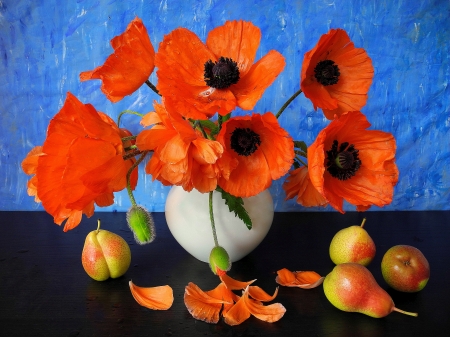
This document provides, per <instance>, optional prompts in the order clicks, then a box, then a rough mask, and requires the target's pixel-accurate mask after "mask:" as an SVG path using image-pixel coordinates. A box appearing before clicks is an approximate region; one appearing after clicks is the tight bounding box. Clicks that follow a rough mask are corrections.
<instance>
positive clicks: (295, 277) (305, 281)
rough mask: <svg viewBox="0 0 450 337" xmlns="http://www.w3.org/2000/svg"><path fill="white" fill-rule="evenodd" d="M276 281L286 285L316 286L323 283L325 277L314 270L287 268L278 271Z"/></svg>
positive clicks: (299, 286)
mask: <svg viewBox="0 0 450 337" xmlns="http://www.w3.org/2000/svg"><path fill="white" fill-rule="evenodd" d="M277 274H278V275H277V277H276V278H275V281H276V282H277V283H278V284H279V285H282V286H285V287H298V288H302V289H312V288H316V287H318V286H319V285H321V284H322V282H323V280H324V277H322V276H320V275H319V274H317V273H316V272H314V271H294V272H292V271H290V270H288V269H286V268H283V269H280V270H278V271H277Z"/></svg>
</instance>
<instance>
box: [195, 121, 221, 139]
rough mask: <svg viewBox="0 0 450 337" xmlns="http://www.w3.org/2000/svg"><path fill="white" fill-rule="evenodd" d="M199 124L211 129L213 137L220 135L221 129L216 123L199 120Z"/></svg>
mask: <svg viewBox="0 0 450 337" xmlns="http://www.w3.org/2000/svg"><path fill="white" fill-rule="evenodd" d="M199 123H200V125H201V126H202V127H204V128H206V129H209V130H210V131H211V134H212V135H217V134H218V133H219V127H218V126H217V125H216V123H214V122H212V121H210V120H209V119H208V120H199Z"/></svg>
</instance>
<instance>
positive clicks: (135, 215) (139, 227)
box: [127, 206, 155, 245]
mask: <svg viewBox="0 0 450 337" xmlns="http://www.w3.org/2000/svg"><path fill="white" fill-rule="evenodd" d="M127 223H128V226H129V227H130V229H131V231H132V232H133V234H134V240H135V241H136V242H137V243H139V244H140V245H144V244H146V243H150V242H152V241H153V240H154V239H155V225H154V223H153V218H152V216H151V214H150V212H148V211H147V210H146V209H145V208H144V207H142V206H132V207H131V208H130V209H129V210H128V212H127Z"/></svg>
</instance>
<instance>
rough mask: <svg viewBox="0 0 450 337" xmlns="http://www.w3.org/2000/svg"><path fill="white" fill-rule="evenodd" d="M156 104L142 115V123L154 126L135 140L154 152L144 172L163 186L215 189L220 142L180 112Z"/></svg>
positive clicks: (144, 148)
mask: <svg viewBox="0 0 450 337" xmlns="http://www.w3.org/2000/svg"><path fill="white" fill-rule="evenodd" d="M171 111H172V112H171V113H168V111H167V110H166V108H165V107H164V106H163V105H161V104H158V103H155V112H150V113H149V114H147V115H146V116H144V118H143V120H142V122H141V124H143V125H144V126H149V125H153V127H152V128H151V129H149V130H143V131H142V132H141V133H139V135H138V136H137V139H136V146H137V147H138V148H139V149H140V150H141V151H144V150H151V151H154V152H153V155H152V158H151V159H150V161H149V162H148V164H147V166H146V172H147V173H148V174H151V175H152V176H153V179H158V180H159V181H161V182H162V183H163V184H164V185H178V186H182V187H183V188H184V189H185V190H186V191H191V190H192V188H196V189H197V190H198V191H200V192H202V193H206V192H210V191H213V190H215V188H216V187H217V179H218V175H219V173H220V170H219V168H218V167H217V165H216V161H217V159H218V158H219V157H220V156H221V154H222V152H223V148H222V145H221V144H220V143H219V142H216V141H213V140H209V139H206V138H205V137H203V135H202V134H201V133H200V132H199V131H196V130H194V129H193V128H192V126H191V124H190V123H189V122H188V121H187V120H185V119H183V118H182V117H181V115H179V114H178V113H176V112H174V111H173V110H171Z"/></svg>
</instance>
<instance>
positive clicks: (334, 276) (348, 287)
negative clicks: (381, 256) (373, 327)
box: [323, 263, 417, 318]
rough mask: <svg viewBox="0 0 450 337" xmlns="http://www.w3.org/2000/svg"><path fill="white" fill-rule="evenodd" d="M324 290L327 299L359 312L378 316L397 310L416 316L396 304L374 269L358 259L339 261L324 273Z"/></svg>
mask: <svg viewBox="0 0 450 337" xmlns="http://www.w3.org/2000/svg"><path fill="white" fill-rule="evenodd" d="M323 290H324V292H325V296H326V297H327V299H328V300H329V301H330V302H331V304H333V305H334V306H335V307H336V308H338V309H340V310H343V311H348V312H359V313H361V314H365V315H368V316H371V317H375V318H381V317H385V316H387V315H389V314H390V313H391V312H392V311H398V312H401V313H403V314H406V315H410V316H417V313H412V312H407V311H403V310H400V309H398V308H396V307H395V305H394V302H393V301H392V298H391V296H389V294H388V293H387V292H386V291H385V290H384V289H382V288H381V287H380V286H379V285H378V283H377V281H375V278H374V277H373V275H372V273H371V272H370V271H369V270H368V269H367V268H366V267H364V266H363V265H360V264H359V263H342V264H338V265H337V266H335V267H334V268H333V270H332V271H331V272H330V273H329V274H328V275H327V276H326V277H325V280H324V281H323Z"/></svg>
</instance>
